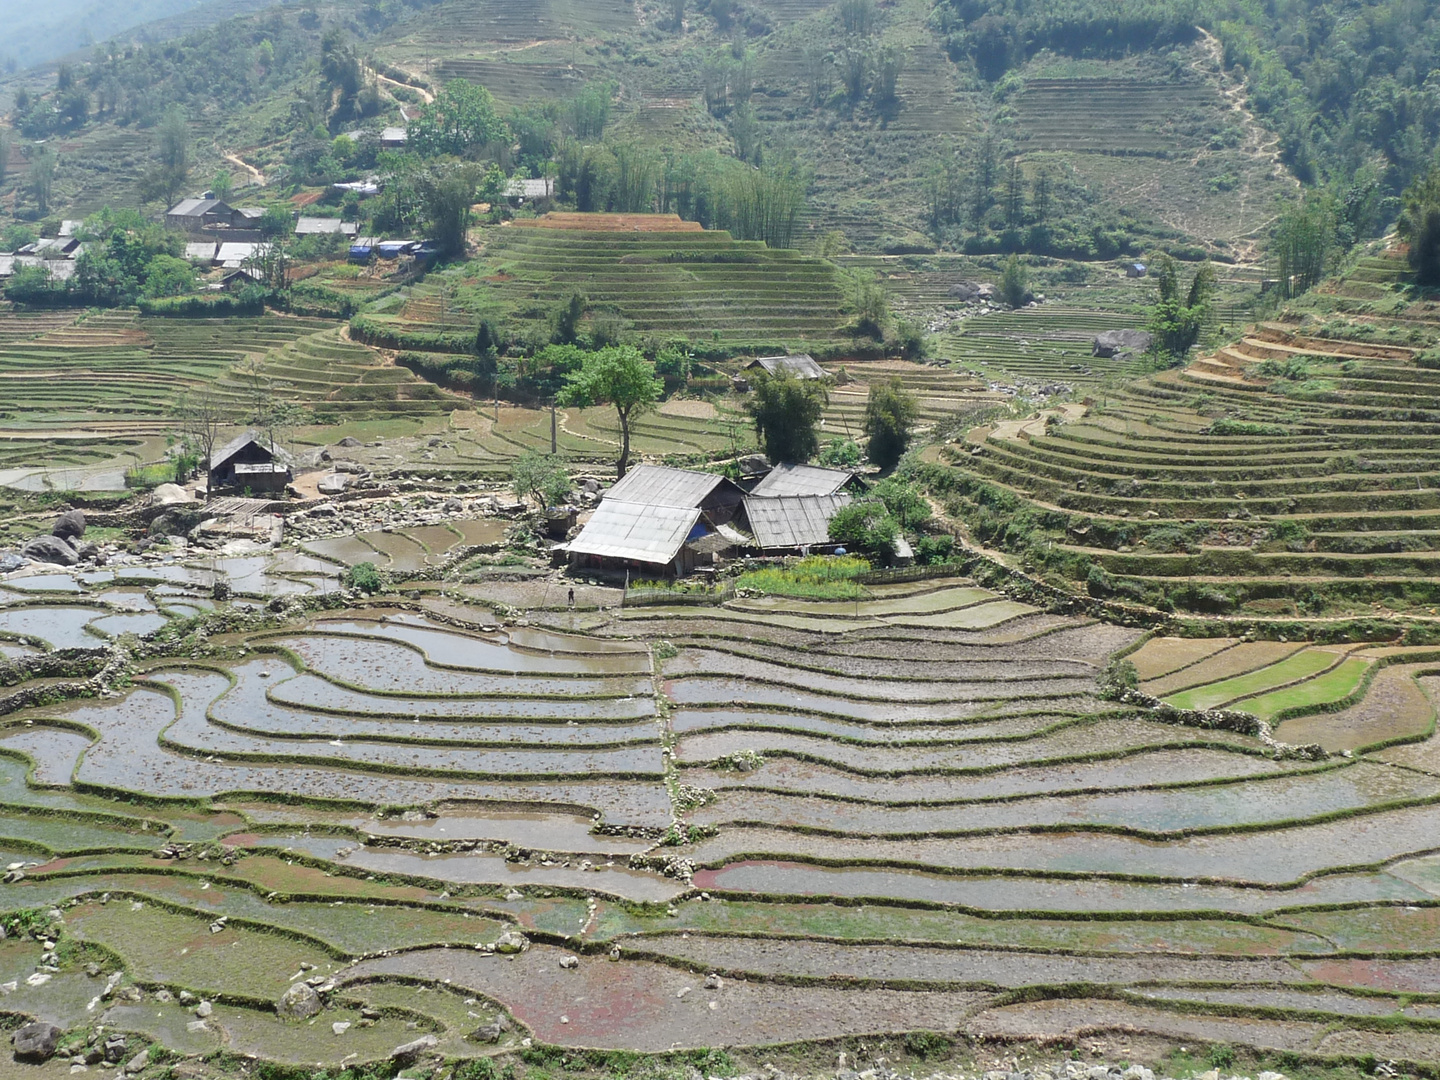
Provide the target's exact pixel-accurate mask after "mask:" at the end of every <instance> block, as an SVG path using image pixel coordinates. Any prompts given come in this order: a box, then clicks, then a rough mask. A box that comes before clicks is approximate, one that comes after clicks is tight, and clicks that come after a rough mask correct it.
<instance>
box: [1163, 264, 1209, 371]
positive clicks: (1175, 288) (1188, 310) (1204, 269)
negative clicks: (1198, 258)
mask: <svg viewBox="0 0 1440 1080" xmlns="http://www.w3.org/2000/svg"><path fill="white" fill-rule="evenodd" d="M1155 285H1156V296H1155V304H1154V306H1153V307H1152V308H1151V309H1150V321H1149V323H1148V324H1147V326H1146V329H1148V330H1149V331H1150V333H1151V334H1153V335H1154V343H1153V344H1152V345H1151V348H1153V349H1155V350H1156V351H1157V352H1158V353H1160V354H1161V355H1162V356H1167V357H1169V358H1170V359H1171V360H1172V361H1179V360H1183V359H1184V357H1185V354H1186V353H1188V352H1189V351H1190V347H1191V346H1192V345H1194V344H1195V342H1196V341H1198V340H1199V339H1200V329H1201V327H1203V326H1204V325H1205V317H1206V315H1208V314H1209V312H1210V295H1211V293H1212V292H1214V289H1215V271H1214V270H1213V269H1212V268H1211V266H1210V264H1209V263H1208V262H1207V263H1201V264H1200V265H1199V266H1198V267H1196V269H1195V275H1194V276H1193V277H1192V278H1191V279H1190V288H1189V289H1187V290H1185V291H1183V292H1182V291H1181V288H1180V270H1179V268H1178V267H1177V266H1176V265H1175V261H1174V260H1173V259H1171V258H1170V256H1168V255H1162V256H1161V257H1160V260H1159V264H1158V266H1157V268H1156V270H1155Z"/></svg>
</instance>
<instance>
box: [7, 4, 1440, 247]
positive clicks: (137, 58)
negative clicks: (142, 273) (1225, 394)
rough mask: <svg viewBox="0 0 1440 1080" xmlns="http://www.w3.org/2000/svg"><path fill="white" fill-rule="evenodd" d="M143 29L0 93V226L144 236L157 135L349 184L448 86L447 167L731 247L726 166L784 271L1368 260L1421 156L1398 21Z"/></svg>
mask: <svg viewBox="0 0 1440 1080" xmlns="http://www.w3.org/2000/svg"><path fill="white" fill-rule="evenodd" d="M165 25H166V24H158V27H159V29H158V30H157V29H156V28H147V30H146V32H145V34H144V35H138V36H137V35H136V34H121V35H118V36H117V37H116V38H114V39H113V40H111V41H109V42H106V43H104V44H102V45H98V46H96V47H95V48H94V49H92V50H90V57H91V59H90V60H89V61H88V62H85V63H81V64H79V65H78V66H74V67H67V68H64V69H63V70H61V72H60V73H59V76H58V80H57V81H55V82H52V83H51V84H50V86H51V88H50V89H48V90H46V91H43V92H42V93H39V94H36V93H34V92H33V89H22V90H21V91H20V92H19V94H18V95H17V96H16V102H15V108H14V109H13V110H12V112H11V115H10V116H9V118H8V119H9V123H10V126H11V127H12V128H13V129H14V134H13V136H12V137H10V138H9V142H10V149H9V153H8V154H5V153H0V193H4V192H7V191H10V192H13V193H14V194H13V197H7V198H4V200H3V202H0V205H4V206H6V207H7V209H8V210H9V211H10V212H11V213H13V214H14V216H15V217H16V218H18V219H20V220H30V221H38V220H40V219H42V218H44V217H45V216H46V215H47V214H50V213H52V212H54V211H65V212H68V213H75V214H85V213H91V212H94V211H96V210H98V209H100V208H101V207H102V206H105V205H115V204H126V203H128V204H134V203H136V202H137V201H139V202H141V203H144V204H148V205H150V206H151V207H158V202H159V201H162V200H161V199H160V196H161V195H168V194H170V192H169V191H167V190H165V189H164V185H162V186H161V188H160V189H159V190H157V189H156V187H155V185H153V184H147V183H146V178H147V176H150V177H153V175H154V171H155V169H156V167H157V159H158V157H159V156H160V155H161V148H160V143H161V141H162V140H160V139H159V137H158V130H159V128H160V126H161V121H162V119H163V118H164V114H165V112H166V109H167V108H169V107H171V106H178V107H179V109H180V110H181V111H182V119H183V120H184V122H185V123H186V124H187V125H188V136H189V144H190V145H189V157H190V158H191V159H192V162H193V164H194V166H195V168H194V170H193V176H194V177H197V178H198V177H202V176H203V177H206V178H208V177H209V176H212V175H214V171H215V169H216V168H220V167H224V168H225V169H228V170H230V171H231V173H232V174H233V176H234V179H235V180H236V181H237V182H239V183H243V182H245V181H246V180H247V179H253V178H257V177H258V176H259V175H260V174H261V173H263V174H264V176H265V178H266V179H267V181H270V183H271V188H272V191H275V190H276V189H274V187H273V184H274V182H275V181H280V182H282V183H283V184H288V185H292V186H291V187H290V188H289V191H290V192H291V193H293V192H294V190H295V188H294V187H293V185H302V186H304V185H315V184H319V183H324V182H335V181H340V180H351V179H356V178H358V177H359V176H360V175H361V174H363V173H365V172H366V171H367V170H370V171H373V170H374V168H375V164H376V163H375V154H374V153H373V151H372V152H368V153H367V152H360V153H355V152H354V151H355V149H356V147H355V146H354V145H353V144H352V145H349V146H340V145H332V143H333V140H334V139H335V137H336V136H338V135H340V134H342V133H346V132H353V131H354V130H355V129H356V128H357V127H365V128H366V129H367V130H369V131H370V132H371V134H372V135H373V134H375V133H378V130H379V128H380V127H381V126H383V125H386V124H390V125H394V124H403V123H404V122H405V121H404V119H403V118H402V113H401V109H402V107H406V106H408V107H410V108H411V109H412V111H413V109H414V108H415V107H418V106H419V105H421V104H423V102H424V101H425V100H426V99H428V98H430V97H432V96H433V95H434V94H435V93H437V92H438V91H439V90H440V89H441V88H442V87H443V86H445V85H446V84H447V83H449V82H451V81H454V80H457V79H459V80H465V81H468V82H470V83H472V84H476V85H480V86H483V87H484V88H485V89H486V90H487V91H488V92H489V93H490V94H491V95H492V96H493V99H494V100H495V102H496V107H497V113H498V115H499V116H500V117H501V118H502V119H503V120H504V121H505V123H506V125H507V131H508V135H509V138H508V139H505V140H498V141H496V140H492V141H490V142H489V143H487V144H485V145H477V146H473V147H470V148H468V149H467V150H466V152H465V153H466V155H467V156H470V157H480V158H484V159H487V160H493V161H494V162H495V163H496V164H498V165H499V166H500V168H501V169H502V170H504V171H505V172H507V173H515V172H517V171H518V172H519V173H522V174H524V175H528V176H532V177H533V176H539V175H541V174H543V173H545V172H546V171H547V170H548V171H550V172H552V173H553V174H554V175H555V177H556V179H557V180H558V184H559V189H558V194H559V197H560V200H561V201H562V202H563V203H565V204H566V205H571V206H574V207H575V208H577V209H580V210H600V211H615V212H635V211H638V210H644V209H653V210H658V211H662V212H677V213H680V214H681V215H682V216H684V217H687V218H689V219H692V220H699V221H701V222H703V223H704V224H706V225H707V226H709V225H718V226H720V227H727V228H732V229H733V228H734V222H733V221H732V220H730V219H729V218H728V217H727V216H726V215H725V213H724V211H723V209H722V208H721V207H719V206H718V205H717V203H716V197H715V193H716V192H718V191H721V190H722V189H723V188H724V187H725V186H726V185H727V184H729V183H731V181H729V180H726V179H725V177H726V176H727V175H728V173H729V172H730V171H731V170H732V169H733V168H735V167H744V166H749V167H754V168H758V170H759V171H760V174H761V176H763V177H764V178H765V181H764V182H765V183H767V184H771V185H775V186H776V189H777V190H780V189H784V190H786V191H793V192H795V193H796V194H795V195H794V196H793V197H794V199H795V200H797V201H796V212H795V218H794V228H790V229H787V230H786V233H787V238H788V239H787V241H786V242H788V243H795V244H799V245H801V246H806V247H809V248H812V249H814V250H816V251H822V252H828V253H836V252H844V251H862V252H863V251H886V252H892V253H900V252H923V251H930V250H959V251H965V252H968V253H972V254H985V253H997V252H1008V251H1019V252H1029V253H1032V254H1036V255H1051V256H1058V257H1062V258H1078V259H1104V258H1114V257H1117V256H1126V255H1132V256H1134V255H1142V254H1144V253H1145V252H1147V251H1153V250H1155V249H1156V248H1161V249H1164V250H1169V251H1171V252H1173V253H1175V254H1177V255H1181V256H1183V257H1195V256H1197V255H1199V254H1201V253H1203V252H1208V253H1210V254H1211V255H1216V256H1219V257H1221V258H1225V259H1231V260H1235V259H1238V260H1242V261H1243V260H1245V259H1248V258H1251V257H1253V256H1254V254H1255V251H1256V250H1257V244H1258V245H1261V246H1263V244H1264V242H1265V240H1266V239H1267V237H1268V234H1269V230H1270V229H1272V228H1273V226H1274V223H1275V221H1276V220H1277V219H1278V218H1279V216H1280V213H1281V211H1282V209H1283V208H1284V207H1285V206H1286V205H1287V204H1289V203H1290V202H1292V201H1293V197H1294V193H1295V190H1296V185H1297V182H1298V183H1301V184H1304V185H1310V186H1313V187H1314V188H1316V189H1321V190H1324V191H1325V192H1326V193H1327V198H1328V199H1329V200H1330V204H1331V206H1332V208H1336V209H1333V210H1332V212H1333V213H1334V215H1335V216H1337V217H1338V218H1339V219H1340V220H1341V221H1342V224H1343V227H1344V229H1345V230H1346V231H1347V232H1346V241H1347V242H1350V241H1353V240H1356V239H1363V238H1364V237H1366V236H1369V235H1373V234H1375V232H1376V231H1377V230H1378V229H1380V228H1382V227H1383V226H1384V225H1385V224H1387V223H1388V222H1390V221H1393V220H1394V218H1395V216H1396V214H1397V213H1398V210H1399V195H1400V193H1401V192H1402V191H1403V190H1404V188H1405V187H1406V185H1407V184H1408V183H1409V182H1410V181H1411V180H1412V179H1414V177H1415V176H1416V175H1417V174H1418V173H1419V172H1421V171H1422V170H1423V168H1424V167H1425V165H1426V163H1427V162H1428V161H1430V160H1431V159H1432V158H1433V156H1434V148H1435V144H1436V138H1437V134H1440V77H1437V76H1435V75H1434V74H1432V71H1433V69H1434V67H1435V64H1434V60H1435V58H1436V54H1437V48H1440V19H1437V16H1436V14H1435V11H1434V6H1433V5H1429V4H1426V3H1422V2H1418V0H1345V2H1325V3H1319V2H1314V0H1293V2H1289V3H1284V2H1280V3H1270V4H1263V5H1262V4H1259V3H1250V2H1242V0H1121V2H1119V3H1109V2H1105V3H1101V2H1099V0H1064V2H1061V3H1044V4H1041V3H1032V2H1028V0H892V2H887V3H876V2H874V0H838V2H835V3H824V2H823V0H743V2H742V0H665V2H663V3H660V2H658V0H652V2H646V3H641V4H640V5H638V6H637V5H632V4H629V3H621V2H619V0H607V2H600V3H593V4H579V3H574V2H570V0H528V2H526V3H519V4H516V3H510V4H505V3H499V2H496V0H474V2H466V3H458V2H454V0H452V2H438V3H429V2H426V0H407V2H400V0H392V2H386V3H365V4H359V3H349V2H346V0H342V2H340V3H337V4H334V5H331V6H327V7H325V8H324V9H317V8H315V7H313V6H305V7H300V8H288V9H284V8H275V9H272V10H270V11H268V12H264V13H259V14H254V15H248V16H242V17H240V18H237V19H235V20H232V21H230V22H227V23H225V24H222V25H219V26H216V27H213V28H208V29H199V30H195V31H192V32H190V33H188V34H187V35H185V36H183V37H181V38H177V39H173V40H171V41H168V42H164V43H151V44H146V43H145V42H144V41H142V40H140V37H142V36H151V37H153V36H156V35H157V34H159V33H161V32H162V31H163V27H164V26H165ZM17 40H18V39H17ZM57 137H59V141H53V140H56V138H57ZM41 140H52V141H51V142H49V143H48V144H47V147H44V148H42V147H37V146H35V145H33V144H35V143H37V142H39V141H41ZM361 149H362V150H363V148H361ZM226 154H234V155H235V157H233V158H231V159H229V161H228V163H227V162H226V158H225V155H226ZM52 155H53V158H52ZM238 161H243V162H244V163H245V166H246V167H248V170H249V171H248V172H245V173H242V172H240V171H238V170H239V169H240V168H241V166H240V165H239V164H237V162H238ZM786 198H787V199H788V198H791V196H788V195H787V196H786ZM382 224H383V223H382ZM742 232H743V230H742ZM755 235H756V237H757V238H759V234H755Z"/></svg>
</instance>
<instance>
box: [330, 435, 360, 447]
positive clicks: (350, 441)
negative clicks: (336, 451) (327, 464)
mask: <svg viewBox="0 0 1440 1080" xmlns="http://www.w3.org/2000/svg"><path fill="white" fill-rule="evenodd" d="M335 445H336V446H347V447H349V446H359V445H360V440H359V439H357V438H355V436H353V435H346V436H345V438H343V439H341V440H340V441H339V442H337V443H336V444H335Z"/></svg>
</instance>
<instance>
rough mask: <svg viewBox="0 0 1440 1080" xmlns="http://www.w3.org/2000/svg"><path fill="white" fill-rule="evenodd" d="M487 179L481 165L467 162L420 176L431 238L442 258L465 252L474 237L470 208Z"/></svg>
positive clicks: (418, 182)
mask: <svg viewBox="0 0 1440 1080" xmlns="http://www.w3.org/2000/svg"><path fill="white" fill-rule="evenodd" d="M484 176H485V174H484V173H482V172H481V171H480V169H479V167H478V166H475V165H472V164H468V163H465V162H451V163H447V164H444V165H436V166H434V167H432V168H430V169H427V170H425V171H424V172H422V173H420V174H419V175H418V176H416V178H415V186H416V191H417V193H418V194H419V196H420V204H421V206H422V207H423V209H424V216H425V221H426V223H427V225H428V227H429V230H430V238H431V239H432V240H434V241H435V244H436V246H437V247H439V249H440V254H441V256H443V257H447V258H448V257H451V256H455V255H461V254H463V253H464V251H465V245H466V243H467V242H468V241H469V238H470V207H471V205H472V204H473V203H474V202H475V193H476V191H477V189H478V188H479V186H480V183H481V181H482V180H483V179H484Z"/></svg>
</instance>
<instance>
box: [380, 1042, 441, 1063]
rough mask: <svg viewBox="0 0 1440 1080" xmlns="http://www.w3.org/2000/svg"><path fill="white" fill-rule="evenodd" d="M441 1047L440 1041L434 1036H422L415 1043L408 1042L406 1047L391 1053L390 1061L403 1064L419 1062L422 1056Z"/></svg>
mask: <svg viewBox="0 0 1440 1080" xmlns="http://www.w3.org/2000/svg"><path fill="white" fill-rule="evenodd" d="M439 1045H440V1040H439V1039H437V1038H436V1037H435V1036H434V1035H421V1036H420V1038H418V1039H416V1040H415V1041H414V1042H408V1043H406V1044H405V1045H404V1046H397V1047H396V1048H395V1049H394V1050H391V1051H390V1060H391V1061H398V1062H400V1063H402V1064H404V1063H408V1062H413V1061H415V1060H417V1059H418V1058H419V1057H420V1055H421V1054H423V1053H425V1052H426V1051H428V1050H433V1049H435V1047H437V1046H439Z"/></svg>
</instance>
